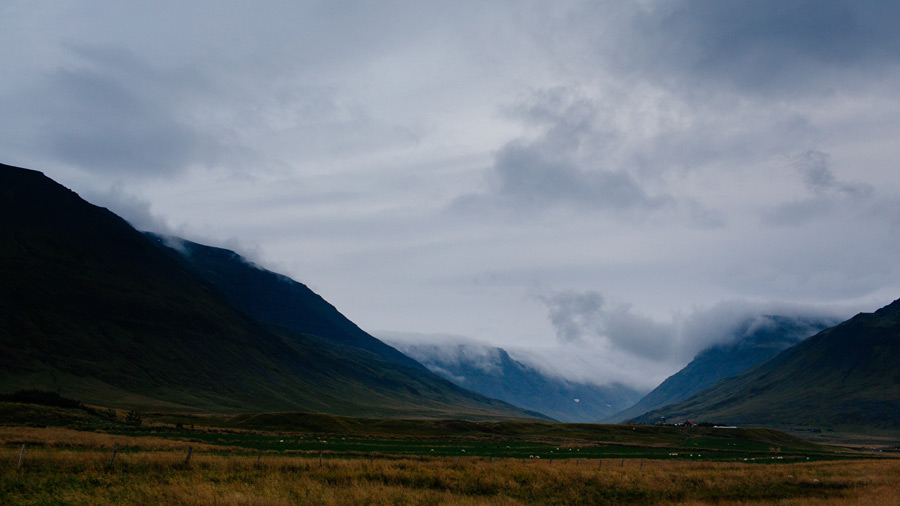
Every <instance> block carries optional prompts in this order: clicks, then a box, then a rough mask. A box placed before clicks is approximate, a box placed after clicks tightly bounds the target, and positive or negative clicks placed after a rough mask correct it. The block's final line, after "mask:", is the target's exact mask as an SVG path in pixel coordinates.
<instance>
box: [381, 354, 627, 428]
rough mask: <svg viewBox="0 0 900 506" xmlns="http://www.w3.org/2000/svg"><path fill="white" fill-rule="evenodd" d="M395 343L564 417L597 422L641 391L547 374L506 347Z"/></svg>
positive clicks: (463, 382) (460, 377) (445, 370)
mask: <svg viewBox="0 0 900 506" xmlns="http://www.w3.org/2000/svg"><path fill="white" fill-rule="evenodd" d="M393 344H394V346H396V347H397V348H399V349H400V350H402V351H403V352H404V353H406V354H408V355H409V356H411V357H413V358H415V359H416V360H418V361H419V362H421V363H422V364H424V365H425V366H426V367H428V368H429V369H431V370H432V371H433V372H435V373H437V374H439V375H441V376H443V377H444V378H446V379H448V380H450V381H453V382H454V383H456V384H457V385H460V386H462V387H465V388H468V389H470V390H474V391H476V392H479V393H481V394H484V395H486V396H488V397H493V398H495V399H500V400H504V401H506V402H509V403H511V404H515V405H516V406H521V407H523V408H525V409H530V410H534V411H539V412H541V413H544V414H545V415H548V416H550V417H552V418H554V419H556V420H559V421H562V422H597V421H599V420H600V419H602V418H605V417H607V416H609V415H610V414H612V413H615V412H616V411H618V410H620V409H622V407H624V406H628V405H630V404H631V403H633V402H634V401H635V400H636V399H637V398H638V397H639V396H640V394H639V393H638V392H637V391H635V390H633V389H631V388H628V387H626V386H624V385H620V384H612V385H604V386H597V385H592V384H588V383H577V382H572V381H567V380H564V379H562V378H558V377H553V376H549V375H546V374H544V373H542V372H541V371H539V370H538V369H536V368H535V367H533V366H530V365H528V364H526V363H523V362H521V361H518V360H515V359H513V358H512V357H510V356H509V353H507V352H506V350H504V349H502V348H495V347H491V346H484V345H478V344H474V343H468V344H453V343H447V344H415V343H400V342H395V343H393Z"/></svg>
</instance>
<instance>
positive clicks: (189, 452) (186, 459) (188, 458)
mask: <svg viewBox="0 0 900 506" xmlns="http://www.w3.org/2000/svg"><path fill="white" fill-rule="evenodd" d="M193 452H194V448H193V447H191V446H188V453H187V457H185V459H184V467H187V466H189V465H191V453H193Z"/></svg>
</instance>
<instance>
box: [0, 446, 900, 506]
mask: <svg viewBox="0 0 900 506" xmlns="http://www.w3.org/2000/svg"><path fill="white" fill-rule="evenodd" d="M141 439H143V438H141ZM18 453H19V452H18V449H15V448H10V447H5V448H4V449H3V450H2V451H0V504H10V505H42V504H72V505H132V504H133V505H138V504H140V505H144V504H146V505H170V504H171V505H195V506H207V505H223V506H231V505H235V506H237V505H254V506H256V505H259V506H263V505H264V506H274V505H288V504H323V505H351V504H353V505H355V504H372V505H381V504H463V505H466V504H471V505H476V504H688V505H709V504H740V505H761V504H765V505H801V504H802V505H807V504H810V505H822V506H825V505H838V504H841V505H843V504H851V505H852V504H858V505H864V504H865V505H876V506H878V505H897V504H900V461H898V460H860V461H843V462H815V463H808V464H806V463H805V464H773V465H760V464H744V463H740V464H739V463H727V464H723V463H694V464H689V463H687V462H661V463H658V462H656V461H653V462H645V463H644V465H643V467H642V468H641V467H640V464H639V462H638V461H625V465H624V466H621V461H615V462H612V461H606V462H604V465H603V467H602V468H600V467H599V465H598V464H599V463H598V462H596V461H585V460H582V461H580V462H578V463H577V464H576V463H575V461H556V462H554V463H550V462H549V461H545V462H541V461H522V460H515V461H514V460H497V461H496V462H495V463H493V464H492V463H491V461H490V460H489V459H483V458H469V459H462V460H461V461H460V463H459V464H458V465H457V464H456V460H455V459H452V458H450V459H430V460H424V461H419V460H416V459H398V460H379V459H376V460H374V461H373V462H372V461H370V460H369V459H355V460H354V459H333V460H329V459H325V460H324V461H322V462H321V465H320V461H319V460H318V458H308V457H297V456H283V455H281V456H277V455H264V456H263V457H262V460H261V461H260V462H259V465H257V457H253V456H240V455H212V454H204V453H195V454H194V456H193V457H192V459H191V463H190V466H185V465H184V459H185V455H186V454H185V453H184V452H180V451H170V450H167V451H138V452H129V451H125V452H121V453H120V454H119V455H117V457H116V461H115V463H114V465H113V467H112V468H111V469H109V468H107V466H106V464H107V462H108V459H109V456H110V452H109V451H108V450H106V451H93V450H83V449H79V450H63V449H51V448H35V449H30V450H29V449H27V447H26V456H25V461H24V464H23V466H22V468H21V469H17V468H16V465H15V464H16V461H17V459H18Z"/></svg>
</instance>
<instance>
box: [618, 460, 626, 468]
mask: <svg viewBox="0 0 900 506" xmlns="http://www.w3.org/2000/svg"><path fill="white" fill-rule="evenodd" d="M619 467H625V459H622V463H621V464H619Z"/></svg>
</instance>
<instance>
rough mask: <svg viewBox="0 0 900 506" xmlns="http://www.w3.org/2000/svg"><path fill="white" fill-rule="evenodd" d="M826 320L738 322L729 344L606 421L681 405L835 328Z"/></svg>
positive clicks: (701, 355)
mask: <svg viewBox="0 0 900 506" xmlns="http://www.w3.org/2000/svg"><path fill="white" fill-rule="evenodd" d="M836 323H838V321H834V320H832V319H830V318H809V317H788V316H777V315H772V316H769V315H763V316H759V317H756V318H748V319H746V320H744V321H742V322H741V323H740V324H739V325H738V326H737V328H735V329H734V331H733V332H732V333H731V334H732V338H731V341H730V342H727V343H723V344H717V345H714V346H711V347H709V348H706V349H705V350H703V351H701V352H700V353H698V354H697V356H695V357H694V359H693V360H692V361H691V362H690V363H689V364H688V365H686V366H685V367H684V368H683V369H682V370H680V371H678V372H677V373H675V374H673V375H672V376H670V377H668V378H667V379H666V380H665V381H663V382H662V383H661V384H660V385H659V386H658V387H656V388H655V389H653V390H652V391H651V392H650V393H648V394H647V395H645V396H644V397H643V398H642V399H641V400H640V401H638V403H637V404H635V405H634V406H631V407H630V408H628V409H626V410H623V411H621V412H619V413H616V414H615V415H613V416H612V417H610V418H609V420H610V421H613V422H623V421H628V420H631V419H632V418H635V417H638V416H640V415H643V414H644V413H646V412H648V411H651V410H654V409H657V408H661V407H663V406H666V405H668V404H674V403H676V402H681V401H683V400H686V399H688V398H690V397H691V396H693V395H694V394H696V393H698V392H700V391H702V390H703V389H705V388H708V387H710V386H712V385H714V384H715V383H717V382H718V381H720V380H722V379H725V378H730V377H732V376H737V375H738V374H740V373H742V372H744V371H746V370H748V369H750V368H752V367H754V366H756V365H759V364H761V363H763V362H765V361H766V360H769V359H770V358H772V357H774V356H775V355H777V354H778V353H779V352H781V351H783V350H786V349H787V348H789V347H791V346H793V345H795V344H797V343H798V342H800V341H802V340H803V339H806V338H807V337H809V336H811V335H813V334H815V333H816V332H819V331H821V330H822V329H825V328H828V327H830V326H832V325H835V324H836Z"/></svg>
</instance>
